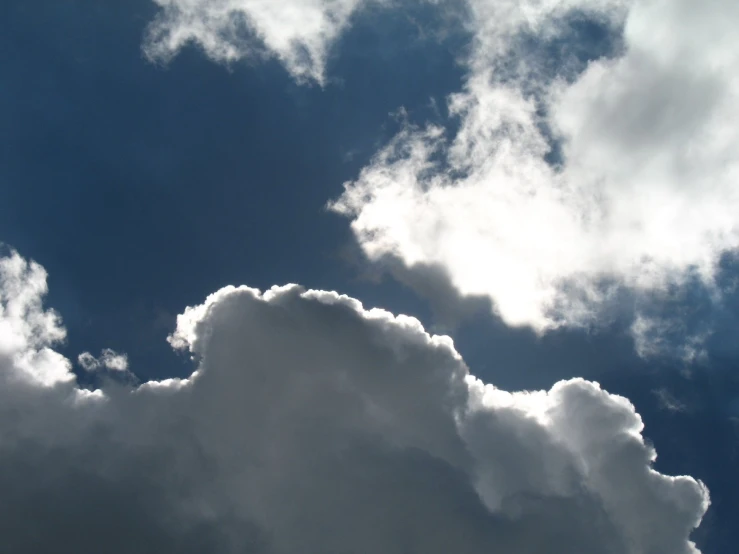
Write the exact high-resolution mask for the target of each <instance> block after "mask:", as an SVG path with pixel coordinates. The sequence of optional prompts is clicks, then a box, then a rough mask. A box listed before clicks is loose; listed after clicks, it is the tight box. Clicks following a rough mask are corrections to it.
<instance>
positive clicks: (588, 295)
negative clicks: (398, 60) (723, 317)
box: [331, 0, 739, 351]
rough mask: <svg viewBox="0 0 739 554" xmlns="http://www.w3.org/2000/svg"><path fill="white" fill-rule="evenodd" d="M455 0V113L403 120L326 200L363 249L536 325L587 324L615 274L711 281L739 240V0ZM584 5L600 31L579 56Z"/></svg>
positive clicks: (650, 284)
mask: <svg viewBox="0 0 739 554" xmlns="http://www.w3.org/2000/svg"><path fill="white" fill-rule="evenodd" d="M470 7H471V12H472V14H473V17H472V18H471V25H473V26H474V28H475V29H476V39H475V45H474V48H473V52H472V54H471V56H470V58H469V60H468V66H469V76H468V79H467V81H466V84H465V86H464V89H463V90H462V91H460V92H459V93H457V94H454V95H452V96H451V97H450V98H449V108H450V111H451V113H452V114H453V117H455V118H456V120H457V122H458V124H459V125H458V128H457V129H456V130H455V131H454V132H453V133H451V134H449V133H447V131H446V130H445V129H444V128H441V127H438V126H427V127H422V128H419V127H414V126H412V125H408V126H407V127H406V128H405V129H404V130H403V131H402V132H400V134H399V135H398V136H396V137H395V139H394V140H393V141H392V142H391V143H390V144H389V145H388V146H387V147H386V148H384V149H383V150H382V151H381V152H379V153H378V154H377V156H376V157H375V159H374V160H373V161H372V163H371V164H370V165H369V166H367V167H366V168H365V169H364V170H363V171H362V172H361V174H360V175H359V177H358V178H357V179H356V180H355V181H354V182H350V183H347V184H346V191H345V192H344V194H343V195H342V196H341V197H340V198H339V199H338V200H337V201H335V202H334V203H332V204H331V206H332V208H333V209H334V210H336V211H338V212H340V213H343V214H346V215H347V216H348V217H350V218H351V220H352V223H351V225H352V229H353V230H354V233H355V234H356V237H357V239H358V240H359V242H360V244H361V246H362V248H363V250H364V252H365V253H366V254H367V256H368V257H369V258H370V259H373V260H380V259H382V258H383V257H392V258H396V259H399V260H400V261H401V262H402V263H403V265H404V266H405V267H406V268H409V269H410V270H411V271H413V270H414V268H418V267H427V266H438V267H441V268H442V269H444V271H445V272H446V273H447V274H448V275H449V278H450V280H451V282H452V284H453V285H454V286H455V288H456V289H457V290H458V291H459V292H460V293H461V294H463V295H482V296H486V297H488V298H490V299H491V300H492V301H493V303H494V306H495V310H496V311H497V313H498V314H499V315H500V316H501V317H502V318H503V320H504V321H505V322H507V323H508V324H510V325H515V326H530V327H532V328H533V329H535V330H537V331H545V330H547V329H550V328H552V327H556V326H559V325H580V324H583V323H588V322H590V321H591V320H592V319H593V318H595V317H598V316H600V315H602V310H603V309H604V306H606V305H607V304H608V302H609V300H610V299H611V298H612V297H613V295H614V294H616V291H618V290H619V289H623V288H627V289H629V290H630V291H632V293H633V294H634V295H635V296H636V297H637V298H638V297H640V296H641V297H649V295H651V294H653V293H655V292H656V293H658V294H661V293H663V292H664V291H667V290H668V289H669V288H670V287H674V286H681V285H682V284H684V283H685V282H687V281H688V280H692V281H693V282H696V281H697V282H700V283H702V285H703V286H707V287H713V286H714V278H715V276H716V272H717V266H718V263H719V261H720V259H721V256H722V255H723V254H724V253H726V252H728V251H733V250H735V249H736V248H737V246H739V226H738V225H737V223H738V222H739V220H738V219H737V214H738V213H739V193H738V192H737V191H739V189H738V188H737V186H736V183H737V177H738V175H739V172H738V171H739V135H738V131H737V129H736V126H735V125H734V124H733V122H734V121H736V120H737V117H738V116H739V113H737V109H738V108H737V106H739V78H738V77H737V76H738V75H739V41H737V40H736V38H735V33H734V32H733V28H732V25H733V22H735V21H737V18H739V8H738V7H737V4H736V3H735V2H730V1H728V0H711V1H709V2H706V3H705V4H701V6H700V7H699V6H698V5H697V4H696V3H695V2H691V1H689V0H670V1H663V0H635V1H634V2H627V1H621V0H613V1H608V0H602V1H599V2H596V1H576V0H572V1H554V0H552V1H549V2H523V3H520V2H505V1H503V2H498V1H487V0H470ZM584 21H585V22H587V21H590V22H597V24H598V25H599V26H600V28H601V29H602V30H603V29H605V30H606V31H607V32H606V34H607V35H608V38H609V41H610V44H611V46H610V48H609V49H607V51H606V53H605V55H604V56H602V57H600V58H599V59H597V60H594V61H591V62H590V63H589V64H587V65H585V64H584V60H583V57H582V50H583V48H582V45H581V41H582V40H583V37H582V36H574V35H573V29H575V28H577V25H578V24H580V27H582V23H583V22H584ZM601 32H604V31H601ZM591 35H592V31H591ZM586 38H587V37H586ZM589 40H591V42H592V40H593V39H592V36H591V37H590V38H589ZM591 51H593V49H592V48H591ZM651 328H654V325H652V326H651ZM641 338H642V339H644V340H646V339H645V337H641ZM650 348H654V346H653V345H652V346H649V345H647V346H646V347H645V349H644V350H645V351H647V350H649V349H650Z"/></svg>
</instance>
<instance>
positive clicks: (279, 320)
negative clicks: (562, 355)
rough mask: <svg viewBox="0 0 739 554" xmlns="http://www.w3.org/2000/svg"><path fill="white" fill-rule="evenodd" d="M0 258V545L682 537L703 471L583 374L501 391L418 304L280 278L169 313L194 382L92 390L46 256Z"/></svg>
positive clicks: (460, 548)
mask: <svg viewBox="0 0 739 554" xmlns="http://www.w3.org/2000/svg"><path fill="white" fill-rule="evenodd" d="M0 269H2V280H1V281H0V299H2V302H1V304H0V306H1V311H0V326H2V329H3V333H2V337H3V342H2V348H1V349H0V380H1V381H2V386H1V387H0V488H1V489H2V490H3V503H2V513H1V515H2V517H1V518H0V521H2V523H0V529H1V530H2V537H3V538H2V544H3V545H4V546H3V547H4V548H5V549H7V550H8V551H9V552H14V553H17V554H23V553H30V552H40V551H42V552H48V551H53V550H55V549H56V548H57V547H58V545H59V544H64V545H65V548H66V549H68V550H70V551H74V552H80V553H83V554H84V553H86V552H90V553H91V552H101V551H105V552H132V551H137V552H149V551H163V550H166V551H175V550H176V551H178V552H205V551H207V552H219V553H220V552H224V553H225V552H244V551H248V552H260V553H261V552H265V553H266V552H269V553H294V552H357V551H362V552H385V553H388V554H393V553H401V552H425V553H435V552H438V553H448V552H459V553H470V554H471V553H479V552H487V551H495V552H502V553H511V554H513V553H517V552H536V553H539V554H545V553H551V554H559V553H561V552H589V553H604V554H605V553H624V552H634V553H636V552H640V553H658V552H659V553H662V552H670V553H673V554H688V553H695V552H697V550H696V548H695V547H694V545H693V544H692V543H691V542H690V541H689V534H690V532H691V530H692V529H693V528H694V527H695V526H697V525H698V524H699V522H700V520H701V517H702V515H703V513H704V511H705V510H706V508H707V506H708V493H707V491H706V489H705V487H703V485H702V484H700V483H699V482H697V481H696V480H694V479H692V478H690V477H668V476H665V475H662V474H660V473H658V472H656V471H655V470H653V468H652V467H651V464H652V462H653V460H654V458H655V453H654V450H653V449H652V447H651V446H649V445H648V444H646V443H645V441H644V439H643V437H642V436H641V431H642V422H641V419H640V418H639V416H638V415H637V414H636V413H635V411H634V407H633V406H632V405H631V404H630V403H629V402H628V401H627V400H626V399H625V398H622V397H619V396H614V395H611V394H608V393H607V392H605V391H603V390H602V389H601V388H600V387H599V386H598V385H597V384H596V383H592V382H588V381H584V380H581V379H575V380H570V381H562V382H560V383H557V384H556V385H555V386H554V387H552V389H551V390H549V391H537V392H516V393H509V392H505V391H502V390H500V389H497V388H495V387H494V386H492V385H485V384H483V383H482V382H480V381H479V380H477V379H475V378H474V377H472V376H471V375H470V374H469V373H468V370H467V367H466V366H465V364H464V362H463V360H462V359H461V357H460V356H459V354H458V353H457V352H456V351H455V350H454V346H453V344H452V342H451V340H450V339H449V338H447V337H440V336H430V335H429V334H427V333H426V332H425V331H424V329H423V327H422V326H421V324H420V323H419V322H418V321H417V320H415V319H413V318H410V317H406V316H397V317H396V316H393V315H392V314H390V313H388V312H385V311H382V310H365V309H364V308H363V307H362V305H361V304H360V303H359V302H358V301H357V300H354V299H351V298H348V297H345V296H340V295H338V294H336V293H333V292H323V291H306V290H304V289H302V288H300V287H298V286H294V285H291V286H287V287H281V288H272V289H271V290H270V291H268V292H266V293H264V294H261V293H260V292H258V291H256V290H254V289H250V288H246V287H239V288H234V287H226V288H224V289H222V290H220V291H218V292H216V293H215V294H213V295H211V296H209V297H208V299H207V300H206V301H205V303H204V304H203V305H201V306H197V307H194V308H188V309H187V310H186V311H185V313H184V314H183V315H181V316H179V318H178V323H177V329H176V331H175V332H174V333H173V335H172V336H171V337H170V342H171V343H172V345H173V346H175V347H176V348H178V349H186V350H189V352H190V353H191V354H192V356H193V357H194V358H195V359H196V360H197V363H198V368H197V371H196V372H195V373H193V375H192V376H191V377H190V378H189V379H187V380H176V379H175V380H169V381H163V382H149V383H145V384H143V385H141V386H139V387H138V388H133V387H131V386H129V385H126V384H122V383H118V382H110V383H108V384H107V385H106V387H105V388H104V389H103V390H99V391H96V392H94V393H92V392H89V391H84V390H82V389H80V388H79V387H78V385H77V384H76V382H75V379H74V376H73V374H72V373H71V371H70V368H71V364H70V362H69V361H68V360H66V359H65V358H63V357H62V356H61V355H59V354H58V353H56V352H54V350H53V346H54V343H55V342H57V341H59V340H61V339H62V338H63V336H64V331H63V328H62V327H61V324H60V322H59V319H58V318H57V316H56V315H55V314H54V313H53V312H50V311H48V310H45V309H44V308H43V306H42V298H43V296H44V294H45V292H46V283H45V274H44V272H43V269H42V268H40V267H39V266H38V265H36V264H29V263H27V262H26V261H25V260H23V259H22V258H21V257H20V256H18V255H17V254H13V255H12V256H11V257H9V258H5V259H3V260H2V261H1V262H0ZM70 495H74V497H75V499H76V500H75V502H74V503H72V504H70V503H69V502H67V499H68V498H69V496H70ZM38 529H43V530H44V532H43V533H38V532H37V530H38Z"/></svg>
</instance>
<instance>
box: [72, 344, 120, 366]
mask: <svg viewBox="0 0 739 554" xmlns="http://www.w3.org/2000/svg"><path fill="white" fill-rule="evenodd" d="M77 363H79V364H80V366H82V369H84V370H85V371H96V370H98V369H100V368H101V367H103V368H106V369H110V370H113V371H127V370H128V356H126V355H125V354H119V353H118V352H116V351H115V350H111V349H110V348H104V349H103V351H102V352H101V353H100V357H99V358H96V357H95V356H93V355H92V354H90V353H89V352H83V353H82V354H80V355H79V356H77Z"/></svg>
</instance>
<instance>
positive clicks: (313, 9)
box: [144, 0, 382, 83]
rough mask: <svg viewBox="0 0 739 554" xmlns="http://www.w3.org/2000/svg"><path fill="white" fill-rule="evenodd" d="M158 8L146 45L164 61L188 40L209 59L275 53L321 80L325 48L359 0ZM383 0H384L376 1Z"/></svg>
mask: <svg viewBox="0 0 739 554" xmlns="http://www.w3.org/2000/svg"><path fill="white" fill-rule="evenodd" d="M154 1H155V2H156V3H157V4H158V5H159V6H160V7H161V8H162V11H161V12H160V14H159V16H158V17H157V19H156V20H155V21H154V22H153V23H152V24H151V25H150V27H149V32H148V37H147V40H146V43H145V45H144V50H145V52H146V54H147V55H148V56H149V57H150V58H151V59H154V60H162V61H167V60H169V59H171V58H172V57H174V56H175V55H176V54H177V53H178V52H179V51H180V50H181V49H182V47H184V46H185V45H187V44H188V43H195V44H198V45H199V46H200V47H201V48H203V50H204V51H205V53H206V54H207V55H208V56H209V57H210V58H212V59H214V60H216V61H219V62H226V63H228V62H233V61H236V60H239V59H242V58H254V57H261V56H275V57H277V58H278V59H279V60H280V61H281V62H282V63H283V64H284V65H285V67H286V69H287V70H288V71H289V72H290V73H291V74H292V75H293V76H294V77H295V78H297V79H298V80H300V81H306V80H307V81H311V80H312V81H315V82H318V83H323V80H324V77H325V75H324V72H325V66H326V59H327V57H328V54H329V49H330V48H331V45H332V44H333V43H334V41H335V40H336V39H337V38H338V37H339V35H340V34H341V32H342V31H343V30H344V29H345V28H346V27H347V25H348V24H349V19H350V16H351V15H352V13H353V12H354V11H355V10H356V9H358V8H359V7H360V5H361V4H362V3H363V2H362V0H281V1H279V2H275V1H273V0H154ZM375 1H376V2H377V1H382V0H375Z"/></svg>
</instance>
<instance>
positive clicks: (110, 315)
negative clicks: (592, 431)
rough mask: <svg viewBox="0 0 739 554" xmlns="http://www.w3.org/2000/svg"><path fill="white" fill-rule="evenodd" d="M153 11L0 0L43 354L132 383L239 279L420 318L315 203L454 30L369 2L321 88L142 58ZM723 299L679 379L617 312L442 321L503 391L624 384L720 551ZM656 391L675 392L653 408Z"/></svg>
mask: <svg viewBox="0 0 739 554" xmlns="http://www.w3.org/2000/svg"><path fill="white" fill-rule="evenodd" d="M154 13H155V7H154V5H153V3H152V2H151V1H150V0H130V1H129V2H94V1H92V0H87V1H84V0H78V1H71V0H70V1H66V2H58V1H54V0H41V1H38V2H33V3H29V2H27V1H19V0H10V1H6V2H3V3H2V5H0V67H2V72H3V73H2V79H0V240H2V241H3V242H5V243H6V244H7V245H9V246H12V247H14V248H16V249H17V250H18V251H19V252H20V253H21V254H22V255H24V256H27V257H30V258H33V259H35V260H36V261H38V262H39V263H41V264H42V265H43V266H44V267H45V268H46V269H47V271H48V272H49V286H50V294H49V301H48V303H49V305H51V306H52V307H54V308H55V309H57V310H58V311H59V312H60V313H61V315H62V316H63V318H64V322H65V325H66V327H67V329H68V333H69V337H68V341H67V344H66V345H65V346H64V348H63V349H62V351H63V352H64V353H65V354H66V355H68V356H70V357H71V358H76V355H77V354H78V353H79V352H81V351H83V350H89V351H92V352H98V351H99V350H100V349H102V348H106V347H109V348H114V349H116V350H119V351H123V352H126V353H128V355H129V359H130V362H131V368H132V370H133V371H134V372H135V373H137V374H138V375H139V376H140V377H142V378H148V377H163V376H169V375H176V374H184V373H186V372H188V371H189V366H187V365H186V363H185V362H184V361H183V360H181V359H179V358H178V357H177V356H176V355H175V354H173V353H172V352H171V349H170V348H169V346H168V345H167V343H166V342H165V337H166V335H167V334H168V333H169V332H170V331H171V330H172V329H173V326H174V317H175V315H176V314H178V313H180V312H181V311H182V310H183V309H184V307H185V306H187V305H193V304H197V303H199V302H201V301H202V300H203V299H204V297H205V296H206V295H207V294H209V293H210V292H213V291H215V290H217V289H218V288H219V287H221V286H224V285H226V284H241V283H244V284H248V285H251V286H256V287H259V288H262V289H264V288H267V287H269V286H271V285H272V284H283V283H288V282H298V283H300V284H303V285H305V286H307V287H312V288H321V289H335V290H338V291H340V292H344V293H347V294H349V295H351V296H354V297H356V298H359V299H360V300H362V301H363V302H364V303H365V305H367V306H380V307H384V308H387V309H389V310H391V311H393V312H396V313H410V314H413V315H417V316H419V317H420V318H421V319H422V320H423V321H424V323H425V324H426V325H427V326H428V327H433V326H434V325H435V321H434V317H433V310H432V309H431V308H430V307H429V303H428V302H426V300H425V299H423V298H420V297H418V296H416V295H414V294H413V293H412V292H411V291H410V289H408V288H406V287H404V286H403V285H401V284H399V283H397V282H395V281H393V280H392V279H391V278H385V279H384V280H382V281H377V280H376V279H373V278H371V276H368V275H367V274H366V273H365V270H364V267H363V264H362V263H361V262H359V263H357V260H359V257H358V254H357V252H358V250H357V248H356V247H355V246H354V244H353V241H352V238H351V235H350V233H349V228H348V222H347V221H346V220H343V219H342V218H340V217H338V216H336V215H333V214H330V213H328V212H327V211H326V210H325V208H324V206H325V204H326V202H327V200H329V199H332V198H335V197H336V196H337V195H338V194H339V193H340V192H341V190H342V183H343V182H344V181H347V180H349V179H352V178H354V177H356V175H357V173H358V171H359V170H360V169H361V168H362V167H363V166H364V165H366V163H367V161H368V160H369V159H370V157H371V156H372V155H373V154H374V153H375V152H376V151H377V149H378V147H379V146H381V145H382V144H383V143H384V142H385V141H386V140H387V139H388V138H389V137H391V136H392V135H393V133H394V130H395V129H396V127H397V124H396V122H395V120H394V119H393V117H392V116H391V115H390V114H391V113H392V112H394V111H396V110H397V109H398V108H399V107H400V106H405V108H406V109H407V110H408V112H409V114H410V116H409V117H410V118H411V120H414V121H419V122H423V121H425V120H428V119H433V118H438V117H439V115H438V114H437V113H436V112H435V111H434V109H432V107H431V99H435V100H436V102H437V105H438V106H443V105H444V98H445V96H446V95H447V94H449V93H451V92H454V91H456V90H458V89H459V88H460V86H461V82H462V78H463V70H462V68H461V67H460V66H459V65H458V64H457V63H456V61H455V60H456V59H457V56H459V55H460V54H461V52H462V48H463V47H464V44H465V43H466V41H465V35H464V32H463V31H462V30H461V29H458V30H457V31H455V32H453V33H451V35H450V36H448V37H446V38H445V39H444V40H439V39H438V37H433V33H430V34H429V36H423V35H421V34H419V31H418V28H417V26H416V22H417V21H422V22H425V23H424V24H425V25H426V27H427V29H434V28H435V22H434V20H433V17H432V15H431V12H421V11H419V12H418V13H415V14H414V16H415V19H413V20H411V19H410V18H408V17H407V14H397V13H381V12H377V13H373V14H372V15H371V16H370V17H363V18H361V19H360V20H359V21H358V23H357V25H355V26H354V27H353V28H352V29H351V30H350V31H349V32H348V33H347V34H346V35H345V36H344V38H343V39H342V41H341V43H340V44H339V45H337V47H336V49H335V50H336V55H335V56H334V57H333V58H332V60H331V62H330V64H329V75H330V76H331V77H336V79H335V80H334V81H332V82H330V83H329V84H328V86H327V87H325V88H324V89H321V88H319V87H317V86H299V85H297V84H295V83H294V81H293V80H292V79H291V78H290V76H289V75H288V74H287V73H286V72H285V70H284V69H283V68H282V67H281V66H280V65H279V64H277V63H275V62H268V63H264V64H258V65H257V64H251V65H250V64H247V63H240V64H237V65H235V66H234V67H232V68H230V69H227V68H224V67H222V66H219V65H217V64H214V63H212V62H211V61H209V60H207V59H205V57H204V56H203V55H202V54H201V53H200V52H198V51H197V50H195V49H194V48H190V49H187V50H186V51H185V52H183V53H182V55H180V56H178V57H177V58H176V59H175V60H174V61H173V62H172V63H171V64H170V65H169V66H167V67H166V68H163V67H157V66H155V65H152V64H151V63H149V62H148V61H146V60H145V59H144V57H143V55H142V52H141V41H142V36H143V33H144V30H145V27H146V24H147V22H148V21H150V20H151V19H152V17H153V15H154ZM436 23H438V22H436ZM735 274H736V272H735V271H734V270H733V268H732V267H729V268H728V269H727V272H726V275H725V278H726V279H730V278H731V277H732V276H733V275H735ZM731 300H732V302H731V303H730V304H729V305H728V307H727V308H725V309H723V311H721V313H720V314H719V316H720V319H719V321H720V325H719V332H718V333H717V334H716V338H715V339H714V340H713V341H712V342H711V343H710V345H711V348H712V350H711V352H710V353H711V354H712V355H711V357H710V360H709V361H708V362H707V363H706V364H704V365H703V366H701V367H695V368H687V369H690V377H686V376H685V372H684V371H681V370H684V369H686V368H685V367H682V366H681V364H679V363H676V362H674V361H650V362H644V361H643V360H640V359H638V357H637V356H636V355H635V354H634V351H633V345H632V343H631V339H629V338H628V337H627V336H626V334H625V333H624V332H623V329H620V330H619V328H618V327H617V328H615V329H612V330H610V331H603V332H600V333H592V334H586V333H583V332H574V331H569V332H564V331H562V332H556V333H553V334H552V335H549V336H546V337H544V338H536V337H535V336H534V335H533V334H532V333H530V332H528V331H525V330H511V329H508V328H506V327H505V326H504V325H503V324H502V323H501V322H500V321H498V320H496V319H495V318H493V317H492V316H490V315H489V313H488V311H486V310H485V309H480V310H478V311H477V313H476V314H474V315H473V316H472V317H471V318H469V319H467V320H464V321H462V322H461V323H460V324H459V326H458V327H456V328H453V329H451V332H452V334H453V335H454V337H455V340H456V342H457V347H458V349H459V350H460V352H461V353H462V355H463V356H464V357H465V359H466V360H467V362H468V364H469V365H470V367H471V369H472V371H473V373H476V374H478V375H479V376H481V377H483V378H484V379H485V380H488V381H492V382H494V383H496V384H498V385H499V386H501V387H503V388H538V387H547V386H549V385H551V384H552V383H553V382H554V381H556V380H558V379H560V378H566V377H572V376H586V377H588V378H594V379H597V380H599V381H601V382H602V383H603V384H604V385H605V386H606V388H608V389H609V390H610V391H611V392H616V393H622V394H625V395H626V396H628V397H629V398H630V399H631V400H632V401H633V402H634V403H635V404H636V406H637V408H638V410H639V412H640V413H641V414H642V416H643V418H644V420H645V422H646V426H647V427H646V432H645V434H646V436H647V437H649V438H650V439H651V440H653V441H654V443H655V444H656V446H657V451H658V453H659V455H660V458H659V460H658V462H657V467H658V468H660V469H661V470H662V471H665V472H668V473H689V474H691V475H694V476H695V477H698V478H700V479H702V480H704V481H705V482H706V483H707V484H708V485H709V488H710V489H711V493H712V499H713V507H712V509H711V510H710V511H709V514H708V516H707V517H706V519H705V521H704V524H703V526H702V527H701V529H700V531H699V532H698V534H697V538H698V539H699V540H700V545H701V546H702V547H703V549H704V550H703V551H704V552H705V553H709V554H711V553H713V554H722V553H728V552H730V551H732V549H731V546H733V545H735V544H736V543H737V541H739V530H736V529H735V528H734V526H733V522H734V521H736V518H737V516H738V515H739V512H737V509H736V507H735V502H736V497H737V493H738V492H739V490H738V489H739V486H738V482H739V479H737V471H736V468H737V464H738V463H739V435H738V433H739V427H738V426H737V425H738V424H737V421H739V419H737V418H739V404H737V402H736V401H735V399H736V398H737V397H739V380H738V379H737V377H736V367H735V366H736V365H737V360H738V359H739V357H738V354H737V350H736V348H734V345H733V343H734V342H735V326H734V322H735V317H736V311H735V310H734V306H735V305H736V303H735V302H733V300H734V299H731ZM660 389H666V390H669V391H670V392H671V394H673V395H674V396H675V397H677V398H679V399H680V400H681V401H682V402H684V403H685V404H686V405H687V406H688V409H687V410H686V411H684V412H679V413H674V412H670V411H668V410H666V409H664V407H662V406H661V405H660V403H659V400H658V395H657V394H655V391H657V390H660Z"/></svg>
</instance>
